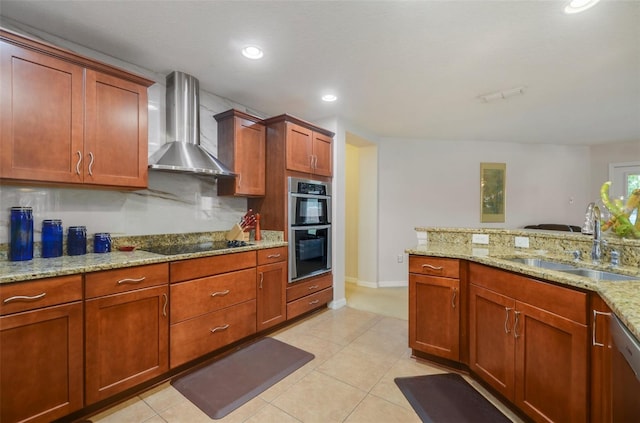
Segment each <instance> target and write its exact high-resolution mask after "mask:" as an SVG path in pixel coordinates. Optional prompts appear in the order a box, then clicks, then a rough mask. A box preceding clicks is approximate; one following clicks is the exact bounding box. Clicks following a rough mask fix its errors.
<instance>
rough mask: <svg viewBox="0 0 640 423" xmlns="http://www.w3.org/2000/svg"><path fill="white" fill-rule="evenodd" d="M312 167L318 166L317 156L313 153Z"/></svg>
mask: <svg viewBox="0 0 640 423" xmlns="http://www.w3.org/2000/svg"><path fill="white" fill-rule="evenodd" d="M313 168H314V169H317V168H318V156H316V155H315V154H314V155H313Z"/></svg>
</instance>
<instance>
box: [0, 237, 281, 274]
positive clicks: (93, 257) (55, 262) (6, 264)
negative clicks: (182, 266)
mask: <svg viewBox="0 0 640 423" xmlns="http://www.w3.org/2000/svg"><path fill="white" fill-rule="evenodd" d="M286 245H288V244H287V242H285V241H281V240H263V241H251V244H250V245H246V246H243V247H233V248H224V249H220V250H213V251H203V252H198V253H186V254H173V255H162V254H154V253H150V252H147V251H144V250H143V249H135V250H133V251H129V252H121V251H114V252H111V253H103V254H96V253H89V254H85V255H81V256H62V257H56V258H34V259H33V260H29V261H7V260H0V284H4V283H11V282H20V281H28V280H34V279H40V278H48V277H53V276H64V275H73V274H79V273H88V272H96V271H100V270H109V269H119V268H123V267H131V266H142V265H145V264H155V263H167V262H172V261H177V260H185V259H192V258H199V257H209V256H217V255H223V254H232V253H239V252H243V251H253V250H261V249H265V248H274V247H284V246H286ZM142 248H144V247H142Z"/></svg>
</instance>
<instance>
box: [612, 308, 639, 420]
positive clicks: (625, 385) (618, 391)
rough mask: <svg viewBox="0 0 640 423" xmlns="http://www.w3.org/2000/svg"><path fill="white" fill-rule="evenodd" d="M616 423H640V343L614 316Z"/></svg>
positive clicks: (614, 398) (613, 372)
mask: <svg viewBox="0 0 640 423" xmlns="http://www.w3.org/2000/svg"><path fill="white" fill-rule="evenodd" d="M610 322H611V337H612V341H613V345H612V351H611V353H612V354H611V381H612V413H613V421H614V422H620V423H626V422H640V342H638V340H637V339H636V338H635V337H634V336H633V334H632V333H631V332H629V330H628V329H627V328H626V327H625V326H624V324H623V323H622V322H621V321H620V320H619V319H618V318H617V317H616V316H615V315H613V314H612V315H611V320H610Z"/></svg>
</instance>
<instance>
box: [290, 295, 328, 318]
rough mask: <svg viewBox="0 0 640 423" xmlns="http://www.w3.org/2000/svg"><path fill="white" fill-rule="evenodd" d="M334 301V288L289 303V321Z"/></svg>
mask: <svg viewBox="0 0 640 423" xmlns="http://www.w3.org/2000/svg"><path fill="white" fill-rule="evenodd" d="M332 299H333V288H326V289H323V290H322V291H319V292H316V293H315V294H311V295H307V296H306V297H302V298H300V299H298V300H295V301H292V302H290V303H287V319H293V318H294V317H297V316H300V315H301V314H304V313H306V312H307V311H311V310H313V309H315V308H318V307H321V306H323V305H324V304H327V303H328V302H329V301H331V300H332Z"/></svg>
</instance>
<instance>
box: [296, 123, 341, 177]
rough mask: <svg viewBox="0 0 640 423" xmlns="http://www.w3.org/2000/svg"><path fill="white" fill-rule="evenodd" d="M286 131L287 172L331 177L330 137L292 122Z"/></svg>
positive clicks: (331, 140)
mask: <svg viewBox="0 0 640 423" xmlns="http://www.w3.org/2000/svg"><path fill="white" fill-rule="evenodd" d="M286 131H287V132H286V140H287V142H286V144H287V150H286V151H287V169H288V170H294V171H297V172H303V173H310V174H313V175H319V176H332V174H333V173H332V170H333V168H332V163H331V162H332V154H331V144H332V142H333V139H332V138H331V137H328V136H327V135H324V134H322V133H319V132H316V131H313V130H311V129H309V128H305V127H304V126H301V125H298V124H295V123H293V122H287V129H286Z"/></svg>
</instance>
